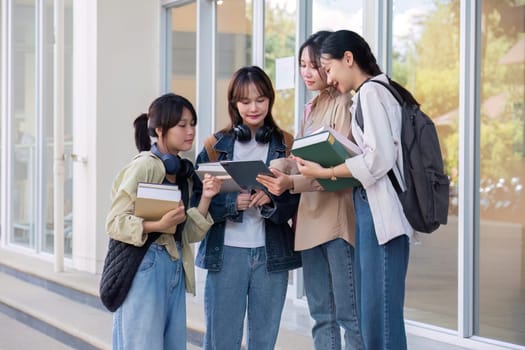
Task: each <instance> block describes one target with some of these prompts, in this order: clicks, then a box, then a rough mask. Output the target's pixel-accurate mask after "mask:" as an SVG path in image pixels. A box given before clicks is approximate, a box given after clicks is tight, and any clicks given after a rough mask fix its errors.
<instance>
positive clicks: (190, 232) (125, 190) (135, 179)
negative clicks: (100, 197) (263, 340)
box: [106, 151, 213, 295]
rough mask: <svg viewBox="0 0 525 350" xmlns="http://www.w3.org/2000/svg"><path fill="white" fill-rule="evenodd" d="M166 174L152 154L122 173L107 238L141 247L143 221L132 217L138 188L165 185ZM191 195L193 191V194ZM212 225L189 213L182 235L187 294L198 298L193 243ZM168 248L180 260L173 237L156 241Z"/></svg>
mask: <svg viewBox="0 0 525 350" xmlns="http://www.w3.org/2000/svg"><path fill="white" fill-rule="evenodd" d="M165 176H166V170H165V168H164V164H162V161H161V160H160V159H159V158H157V157H156V156H155V155H153V154H152V153H151V152H149V151H148V152H141V153H139V154H138V155H136V156H135V157H134V158H133V160H132V161H131V162H130V163H129V164H128V165H126V166H125V167H124V169H122V170H121V171H120V173H119V174H118V175H117V177H116V178H115V181H114V182H113V187H112V203H111V208H110V210H109V213H108V215H107V218H106V231H107V234H108V235H109V236H110V237H111V238H113V239H116V240H119V241H122V242H126V243H129V244H133V245H135V246H139V247H140V246H142V245H143V244H144V243H145V242H146V239H147V238H148V237H147V234H145V233H144V232H143V226H142V222H143V221H144V219H142V218H140V217H138V216H135V215H133V213H134V211H135V199H136V197H137V185H138V183H139V182H151V183H159V184H160V183H162V181H163V180H164V177H165ZM190 193H191V191H190ZM211 225H213V219H212V218H211V216H210V215H209V214H208V215H207V216H206V217H204V216H202V215H201V213H200V212H199V211H198V210H197V208H189V209H188V210H186V224H185V225H184V230H183V231H182V242H181V243H182V264H183V267H184V275H185V281H186V291H187V292H188V293H192V294H194V295H195V266H194V263H193V250H192V247H191V244H190V243H194V242H198V241H201V240H202V239H203V238H204V236H205V235H206V232H208V230H209V229H210V227H211ZM155 242H156V243H157V244H159V245H164V246H166V250H167V251H168V253H169V254H170V255H171V257H172V258H173V259H175V260H176V259H179V251H178V249H177V246H176V244H175V240H174V239H173V235H170V234H162V235H161V236H160V237H159V238H158V239H157V240H156V241H155Z"/></svg>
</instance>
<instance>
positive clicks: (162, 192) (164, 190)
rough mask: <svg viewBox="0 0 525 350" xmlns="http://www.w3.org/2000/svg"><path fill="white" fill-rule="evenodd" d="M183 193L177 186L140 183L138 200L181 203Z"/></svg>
mask: <svg viewBox="0 0 525 350" xmlns="http://www.w3.org/2000/svg"><path fill="white" fill-rule="evenodd" d="M180 197H181V193H180V191H179V187H178V186H177V185H163V184H153V183H145V182H141V183H139V186H138V188H137V198H149V199H157V200H167V201H176V202H178V201H180Z"/></svg>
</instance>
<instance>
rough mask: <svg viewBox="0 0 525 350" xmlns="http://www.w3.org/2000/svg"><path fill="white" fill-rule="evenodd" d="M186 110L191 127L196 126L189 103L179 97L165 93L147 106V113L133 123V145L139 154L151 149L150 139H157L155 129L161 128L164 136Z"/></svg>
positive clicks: (191, 106) (195, 119) (194, 116)
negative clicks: (188, 112)
mask: <svg viewBox="0 0 525 350" xmlns="http://www.w3.org/2000/svg"><path fill="white" fill-rule="evenodd" d="M184 108H186V109H187V110H189V111H190V113H191V116H192V121H191V122H192V123H193V125H196V124H197V113H196V112H195V108H193V105H192V104H191V102H190V101H189V100H188V99H187V98H185V97H183V96H180V95H177V94H174V93H167V94H164V95H162V96H160V97H158V98H156V99H155V100H154V101H153V102H152V103H151V105H150V106H149V109H148V113H147V114H146V113H142V114H141V115H139V116H138V117H137V118H136V119H135V120H134V121H133V126H134V127H135V145H136V146H137V150H138V151H139V152H142V151H149V150H150V149H151V139H150V136H151V137H158V136H159V135H157V132H156V131H155V129H156V128H161V130H162V134H163V135H165V134H166V133H167V132H168V130H169V129H171V128H172V127H174V126H175V125H177V124H178V123H179V122H180V120H181V118H182V112H183V110H184Z"/></svg>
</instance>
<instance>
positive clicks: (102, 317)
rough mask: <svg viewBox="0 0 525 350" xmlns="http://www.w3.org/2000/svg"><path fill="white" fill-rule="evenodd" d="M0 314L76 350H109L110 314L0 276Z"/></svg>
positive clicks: (14, 279)
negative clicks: (2, 313) (0, 312)
mask: <svg viewBox="0 0 525 350" xmlns="http://www.w3.org/2000/svg"><path fill="white" fill-rule="evenodd" d="M0 305H1V307H0V311H2V312H4V313H5V314H7V315H9V316H11V317H13V318H15V319H17V320H19V321H21V322H23V323H25V324H26V325H28V326H31V327H33V328H35V329H37V330H39V331H41V332H42V333H44V334H47V335H49V336H51V337H53V338H55V339H57V340H59V341H61V342H63V343H65V344H67V345H69V346H71V347H73V348H76V349H89V350H91V349H108V350H109V349H111V324H112V316H111V313H109V312H105V311H102V310H99V309H96V308H93V307H91V306H88V305H84V304H81V303H78V302H76V301H74V300H70V299H68V298H67V297H64V296H61V295H59V294H57V293H54V292H51V291H48V290H46V289H45V288H42V287H39V286H35V285H31V284H29V283H27V282H24V281H22V280H20V279H18V278H15V277H13V276H10V275H7V274H4V273H2V274H0Z"/></svg>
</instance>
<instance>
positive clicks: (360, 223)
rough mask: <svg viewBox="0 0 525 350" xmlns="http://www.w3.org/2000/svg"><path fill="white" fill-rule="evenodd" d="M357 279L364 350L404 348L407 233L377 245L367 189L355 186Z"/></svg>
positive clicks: (401, 349)
mask: <svg viewBox="0 0 525 350" xmlns="http://www.w3.org/2000/svg"><path fill="white" fill-rule="evenodd" d="M353 197H354V207H355V215H356V254H355V257H356V260H355V261H356V264H355V268H356V282H357V301H358V305H359V309H358V310H359V322H360V327H361V335H362V337H363V345H364V348H365V349H367V350H382V349H385V350H386V349H394V350H403V349H406V348H407V341H406V333H405V321H404V317H403V305H404V301H405V278H406V273H407V269H408V256H409V243H408V236H406V235H402V236H399V237H396V238H394V239H392V240H390V241H389V242H387V243H386V244H383V245H379V244H378V242H377V237H376V233H375V229H374V223H373V221H372V214H371V212H370V206H369V204H368V198H367V196H366V191H365V190H364V189H363V188H362V187H357V188H355V189H354V195H353Z"/></svg>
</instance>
